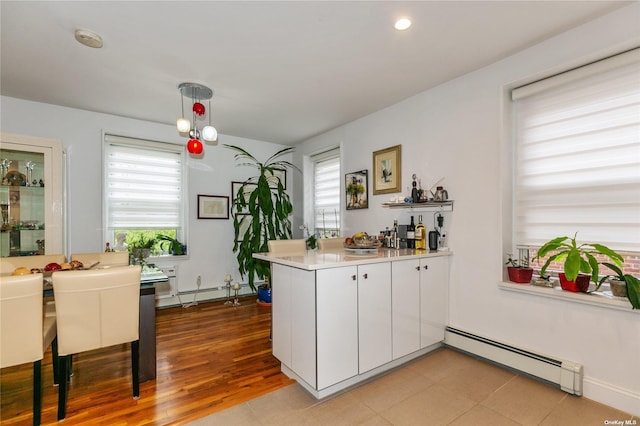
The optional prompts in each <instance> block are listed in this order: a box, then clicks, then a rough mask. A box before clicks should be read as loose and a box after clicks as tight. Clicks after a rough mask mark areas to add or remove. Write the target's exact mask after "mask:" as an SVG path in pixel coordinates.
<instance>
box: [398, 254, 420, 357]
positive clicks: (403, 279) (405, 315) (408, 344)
mask: <svg viewBox="0 0 640 426" xmlns="http://www.w3.org/2000/svg"><path fill="white" fill-rule="evenodd" d="M391 269H392V274H391V277H392V278H391V281H392V284H391V287H392V295H391V300H392V313H393V314H392V316H393V359H398V358H400V357H402V356H405V355H407V354H410V353H412V352H415V351H417V350H418V349H420V274H421V269H420V259H409V260H398V261H394V262H393V263H392V266H391Z"/></svg>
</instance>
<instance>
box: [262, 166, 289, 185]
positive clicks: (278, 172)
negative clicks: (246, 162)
mask: <svg viewBox="0 0 640 426" xmlns="http://www.w3.org/2000/svg"><path fill="white" fill-rule="evenodd" d="M278 181H280V182H282V187H283V188H284V189H287V171H286V170H285V169H273V176H272V175H270V174H269V173H267V182H269V186H270V187H271V188H277V187H278Z"/></svg>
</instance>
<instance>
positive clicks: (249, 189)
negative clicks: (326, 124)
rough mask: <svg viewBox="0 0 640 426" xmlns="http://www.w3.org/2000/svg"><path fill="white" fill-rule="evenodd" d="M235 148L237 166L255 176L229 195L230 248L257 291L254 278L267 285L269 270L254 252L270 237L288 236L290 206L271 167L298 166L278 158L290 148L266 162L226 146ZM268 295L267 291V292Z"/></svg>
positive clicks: (242, 272)
mask: <svg viewBox="0 0 640 426" xmlns="http://www.w3.org/2000/svg"><path fill="white" fill-rule="evenodd" d="M225 147H227V148H229V149H232V150H234V151H236V154H235V159H236V161H238V160H242V161H243V162H241V163H239V164H237V165H238V166H249V167H253V168H255V169H256V170H257V171H258V174H257V175H256V176H253V177H250V178H248V179H246V180H245V181H244V182H243V183H242V185H241V186H240V187H239V188H238V190H237V192H236V193H235V194H232V201H231V216H232V217H233V229H234V245H233V251H234V252H235V253H236V258H237V259H238V265H239V272H240V275H241V276H242V277H243V278H244V276H245V275H246V276H247V277H248V280H249V286H250V287H251V289H252V290H253V291H256V286H255V279H256V277H257V278H258V279H260V280H265V284H263V285H262V286H263V287H265V286H266V287H267V289H269V290H270V288H269V282H270V281H269V280H270V278H271V269H270V266H269V263H268V262H265V261H263V260H257V259H254V258H253V253H260V252H266V251H268V250H269V249H268V245H267V242H268V241H269V240H287V239H291V219H290V215H291V212H292V211H293V205H292V203H291V200H290V198H289V194H287V193H286V192H285V190H284V185H283V182H280V180H279V179H275V180H274V179H273V176H274V169H275V170H277V169H280V170H282V169H288V168H295V169H297V167H296V166H295V165H293V164H292V163H290V162H289V161H286V160H280V159H279V158H281V157H282V156H284V155H287V154H289V153H291V152H292V151H293V149H294V148H293V147H288V148H284V149H281V150H280V151H278V152H276V153H275V154H273V155H272V156H271V157H269V158H268V159H267V160H266V161H264V162H260V161H258V160H257V159H256V158H255V157H254V156H253V155H251V154H250V153H249V152H247V151H246V150H244V149H243V148H240V147H237V146H233V145H225ZM269 295H270V292H269Z"/></svg>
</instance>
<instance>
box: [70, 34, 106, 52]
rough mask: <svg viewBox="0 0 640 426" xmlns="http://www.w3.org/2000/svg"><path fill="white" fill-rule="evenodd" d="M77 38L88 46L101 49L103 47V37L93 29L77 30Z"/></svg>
mask: <svg viewBox="0 0 640 426" xmlns="http://www.w3.org/2000/svg"><path fill="white" fill-rule="evenodd" d="M75 35H76V40H78V42H79V43H80V44H84V45H85V46H88V47H93V48H95V49H99V48H101V47H102V37H100V36H99V35H98V34H96V33H94V32H93V31H89V30H76V33H75Z"/></svg>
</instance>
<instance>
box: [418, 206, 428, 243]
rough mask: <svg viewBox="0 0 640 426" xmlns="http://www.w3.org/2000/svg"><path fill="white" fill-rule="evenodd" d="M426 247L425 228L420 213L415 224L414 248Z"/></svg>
mask: <svg viewBox="0 0 640 426" xmlns="http://www.w3.org/2000/svg"><path fill="white" fill-rule="evenodd" d="M426 249H427V228H425V226H424V225H423V224H422V215H419V216H418V224H417V225H416V250H426Z"/></svg>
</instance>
